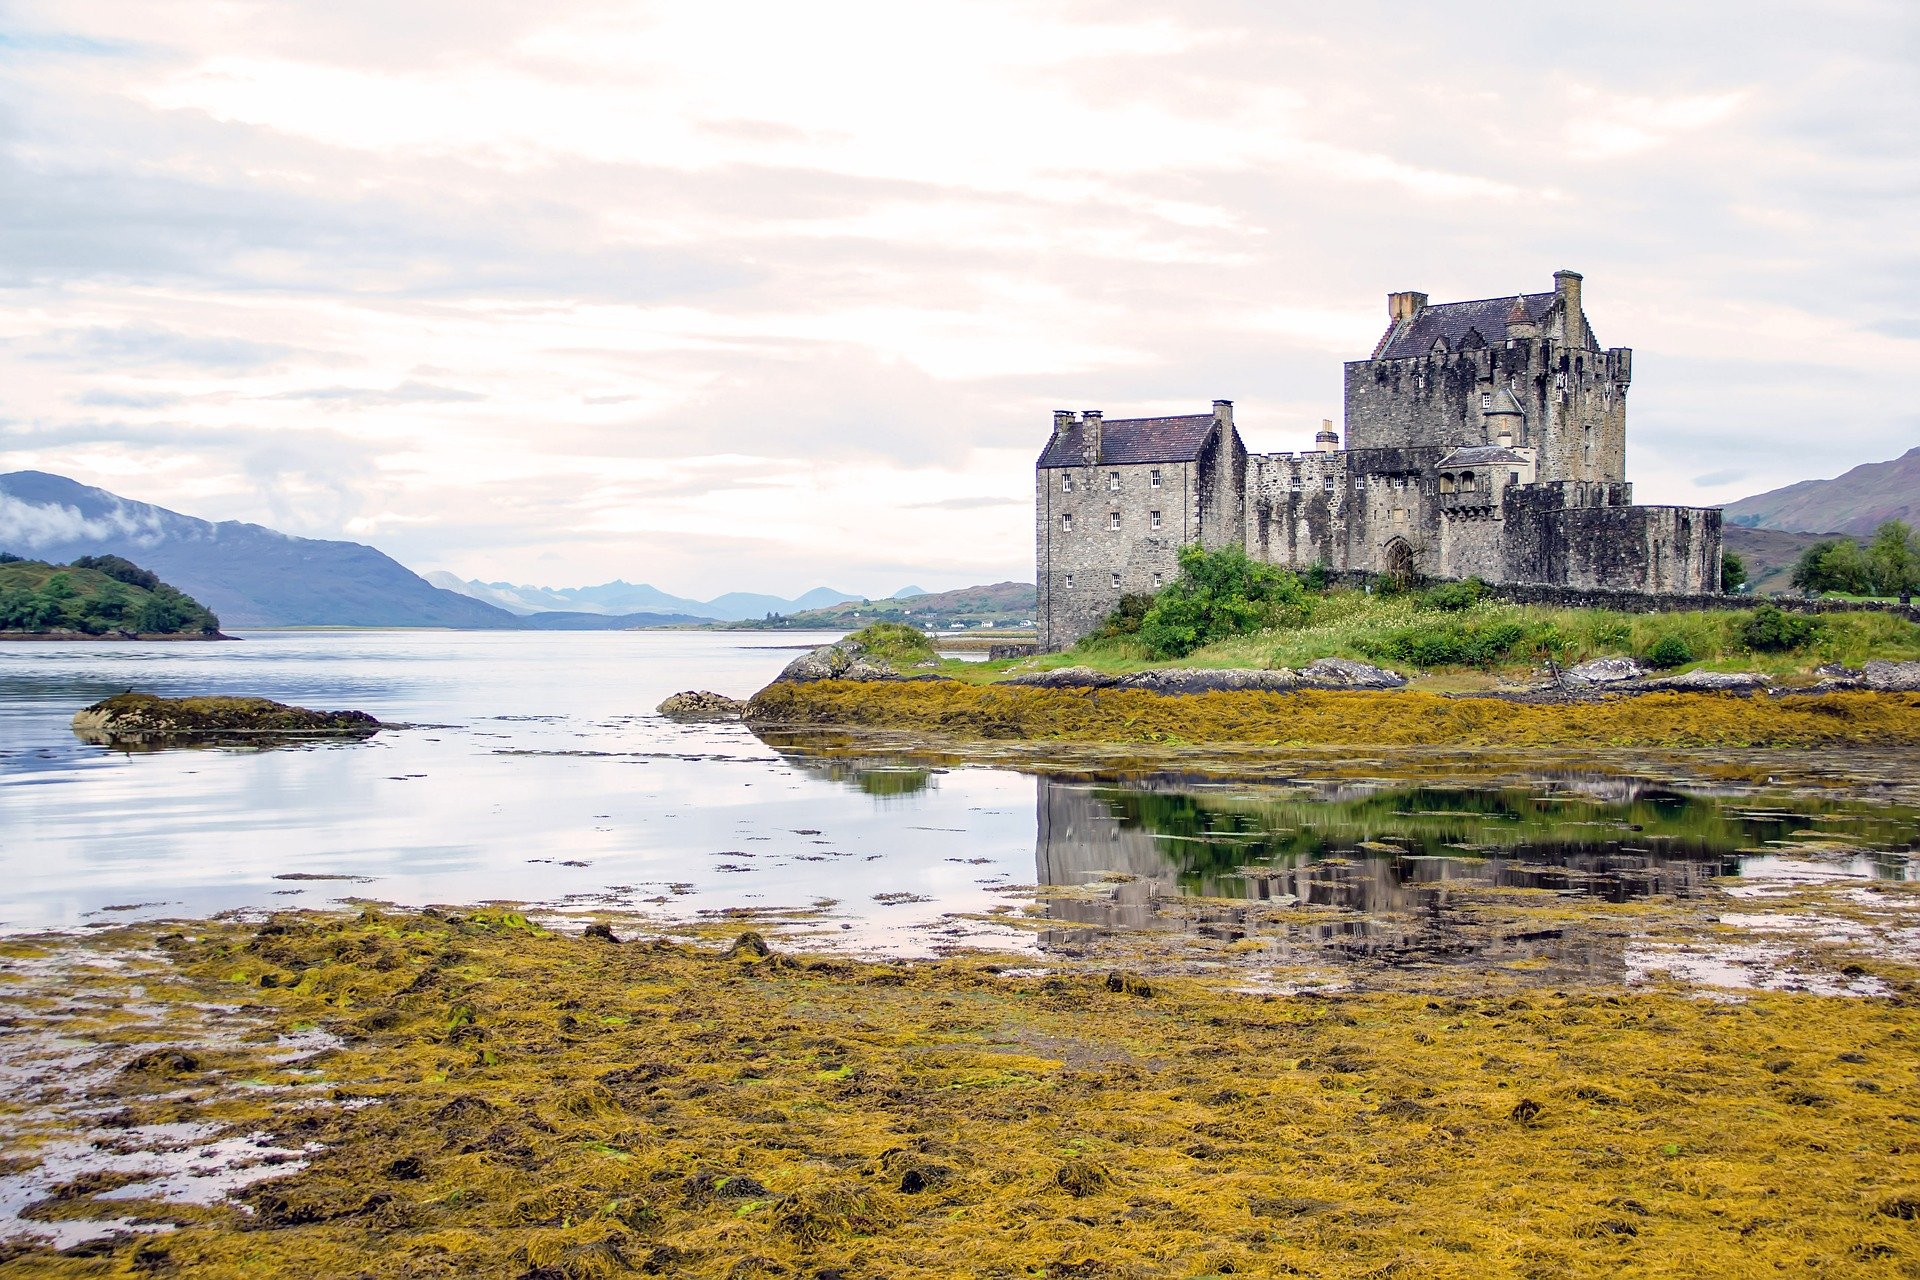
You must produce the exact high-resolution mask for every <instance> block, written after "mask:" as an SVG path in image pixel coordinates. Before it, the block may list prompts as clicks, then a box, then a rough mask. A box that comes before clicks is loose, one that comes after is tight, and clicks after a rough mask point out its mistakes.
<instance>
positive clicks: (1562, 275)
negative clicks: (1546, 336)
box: [1553, 270, 1590, 347]
mask: <svg viewBox="0 0 1920 1280" xmlns="http://www.w3.org/2000/svg"><path fill="white" fill-rule="evenodd" d="M1553 291H1554V292H1555V293H1557V294H1559V295H1560V301H1562V302H1564V303H1566V304H1567V305H1566V312H1567V344H1568V345H1569V346H1575V345H1577V346H1582V347H1584V346H1586V345H1588V343H1589V341H1590V340H1589V338H1588V336H1587V332H1586V328H1587V321H1586V312H1584V311H1582V310H1581V309H1580V273H1579V272H1578V271H1565V270H1562V271H1556V272H1554V273H1553Z"/></svg>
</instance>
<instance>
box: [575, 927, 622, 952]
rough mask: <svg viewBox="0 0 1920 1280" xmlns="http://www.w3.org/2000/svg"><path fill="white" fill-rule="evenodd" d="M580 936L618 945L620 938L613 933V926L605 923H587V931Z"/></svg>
mask: <svg viewBox="0 0 1920 1280" xmlns="http://www.w3.org/2000/svg"><path fill="white" fill-rule="evenodd" d="M580 936H581V937H583V938H590V939H592V940H593V941H595V942H611V943H613V944H614V945H615V946H618V945H619V943H620V939H619V938H618V937H616V936H615V935H614V932H613V926H612V925H610V924H605V923H599V924H590V925H588V926H587V931H586V932H585V933H583V934H581V935H580Z"/></svg>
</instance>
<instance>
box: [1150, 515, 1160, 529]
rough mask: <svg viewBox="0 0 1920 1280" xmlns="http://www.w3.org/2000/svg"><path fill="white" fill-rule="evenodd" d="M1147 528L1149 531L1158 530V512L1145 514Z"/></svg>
mask: <svg viewBox="0 0 1920 1280" xmlns="http://www.w3.org/2000/svg"><path fill="white" fill-rule="evenodd" d="M1147 527H1148V528H1149V529H1158V528H1159V527H1160V513H1159V512H1158V511H1149V512H1147Z"/></svg>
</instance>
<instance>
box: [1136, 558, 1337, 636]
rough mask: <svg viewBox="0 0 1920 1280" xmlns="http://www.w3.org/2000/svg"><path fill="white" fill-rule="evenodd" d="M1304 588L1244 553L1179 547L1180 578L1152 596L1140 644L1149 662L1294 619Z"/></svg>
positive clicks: (1301, 611)
mask: <svg viewBox="0 0 1920 1280" xmlns="http://www.w3.org/2000/svg"><path fill="white" fill-rule="evenodd" d="M1306 594H1307V593H1306V589H1305V588H1303V587H1302V586H1301V585H1300V580H1299V579H1298V578H1296V577H1294V576H1293V575H1292V574H1290V573H1287V572H1285V571H1284V570H1282V569H1278V568H1276V567H1274V566H1273V565H1270V564H1265V563H1262V562H1261V561H1258V560H1249V559H1248V558H1247V554H1246V552H1244V551H1241V550H1238V549H1236V548H1231V547H1230V548H1227V549H1226V550H1223V551H1207V550H1205V549H1204V548H1201V547H1182V548H1181V550H1180V577H1179V578H1178V579H1177V580H1176V581H1175V582H1173V583H1172V584H1171V585H1169V586H1167V587H1165V588H1164V589H1162V590H1161V592H1160V594H1159V595H1157V596H1155V597H1154V601H1153V606H1152V607H1151V608H1150V609H1148V610H1147V612H1146V616H1144V617H1143V618H1142V619H1141V620H1140V632H1139V635H1140V641H1141V643H1142V644H1144V645H1145V646H1146V650H1147V653H1148V655H1149V656H1150V657H1154V658H1184V657H1186V656H1187V655H1188V654H1190V653H1192V652H1193V651H1194V650H1195V649H1198V648H1201V647H1202V646H1204V645H1209V644H1213V643H1215V642H1216V641H1220V640H1225V639H1227V638H1228V637H1230V636H1241V635H1250V634H1252V633H1253V632H1256V631H1262V630H1265V629H1266V628H1268V627H1275V626H1281V625H1284V624H1285V623H1287V622H1291V621H1297V620H1298V619H1299V618H1301V617H1302V616H1303V615H1304V613H1305V610H1306Z"/></svg>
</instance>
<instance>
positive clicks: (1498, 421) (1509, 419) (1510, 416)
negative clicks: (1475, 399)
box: [1480, 387, 1527, 449]
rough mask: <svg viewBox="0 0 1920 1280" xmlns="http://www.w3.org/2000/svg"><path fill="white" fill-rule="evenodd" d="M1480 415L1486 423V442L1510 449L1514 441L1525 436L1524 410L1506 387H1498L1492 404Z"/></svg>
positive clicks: (1525, 419) (1525, 416) (1525, 418)
mask: <svg viewBox="0 0 1920 1280" xmlns="http://www.w3.org/2000/svg"><path fill="white" fill-rule="evenodd" d="M1480 416H1481V419H1482V421H1483V422H1484V423H1485V424H1486V430H1487V443H1488V444H1497V445H1500V446H1501V447H1502V448H1507V449H1511V448H1513V444H1514V441H1516V440H1524V439H1525V438H1526V422H1527V415H1526V411H1525V410H1523V409H1521V407H1520V402H1519V401H1518V400H1516V399H1514V396H1513V392H1512V391H1511V390H1509V389H1507V388H1506V387H1502V388H1501V389H1500V392H1499V394H1498V395H1496V396H1494V398H1493V404H1492V405H1491V406H1490V407H1488V408H1487V409H1486V410H1485V411H1483V412H1482V413H1481V415H1480Z"/></svg>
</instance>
